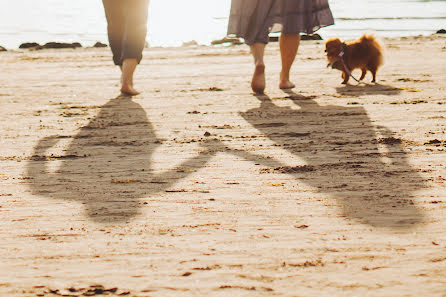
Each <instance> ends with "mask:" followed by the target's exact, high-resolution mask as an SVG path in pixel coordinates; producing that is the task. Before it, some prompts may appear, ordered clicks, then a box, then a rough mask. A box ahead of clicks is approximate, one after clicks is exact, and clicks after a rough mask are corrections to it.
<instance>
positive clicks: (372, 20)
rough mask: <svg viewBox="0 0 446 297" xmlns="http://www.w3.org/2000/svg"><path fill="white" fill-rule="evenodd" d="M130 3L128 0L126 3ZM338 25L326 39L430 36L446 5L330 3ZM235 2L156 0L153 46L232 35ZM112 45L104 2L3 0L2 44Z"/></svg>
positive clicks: (373, 0)
mask: <svg viewBox="0 0 446 297" xmlns="http://www.w3.org/2000/svg"><path fill="white" fill-rule="evenodd" d="M122 1H125V0H122ZM330 5H331V8H332V11H333V15H334V17H335V21H336V24H335V25H334V26H330V27H327V28H323V29H321V30H319V31H318V33H319V34H320V35H322V37H323V38H329V37H332V36H339V37H341V38H345V39H352V38H357V37H359V36H360V35H362V34H363V33H364V32H375V34H377V35H378V36H381V37H390V36H411V35H420V34H421V35H430V34H432V33H435V32H436V31H437V30H439V29H442V28H444V29H446V0H431V1H429V0H330ZM230 6H231V4H230V0H151V3H150V9H149V24H148V34H147V41H148V43H149V44H150V45H151V46H181V45H182V44H183V42H188V41H192V40H195V41H197V42H198V43H199V44H210V42H211V41H212V40H215V39H220V38H222V37H224V36H225V34H226V26H227V22H228V14H229V10H230ZM49 41H59V42H80V43H82V44H83V45H84V46H91V45H93V44H94V43H95V42H96V41H101V42H107V34H106V21H105V16H104V11H103V7H102V1H101V0H75V1H72V0H39V1H37V0H16V1H11V0H0V45H1V46H4V47H6V48H10V49H12V48H17V47H18V46H19V45H20V44H21V43H23V42H38V43H41V44H42V43H46V42H49Z"/></svg>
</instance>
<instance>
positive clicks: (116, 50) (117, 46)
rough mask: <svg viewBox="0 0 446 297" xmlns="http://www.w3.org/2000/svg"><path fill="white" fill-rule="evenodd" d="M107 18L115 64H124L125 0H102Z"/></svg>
mask: <svg viewBox="0 0 446 297" xmlns="http://www.w3.org/2000/svg"><path fill="white" fill-rule="evenodd" d="M102 3H103V5H104V10H105V17H106V19H107V32H108V40H109V44H110V48H111V51H112V53H113V62H114V63H115V65H121V64H122V60H121V57H122V40H123V39H124V28H125V19H124V14H123V3H124V2H123V1H116V0H102Z"/></svg>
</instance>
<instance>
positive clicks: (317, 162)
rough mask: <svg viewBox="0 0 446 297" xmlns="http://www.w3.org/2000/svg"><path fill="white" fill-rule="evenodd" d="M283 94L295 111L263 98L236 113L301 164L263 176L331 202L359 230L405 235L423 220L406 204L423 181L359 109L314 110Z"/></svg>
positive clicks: (398, 147)
mask: <svg viewBox="0 0 446 297" xmlns="http://www.w3.org/2000/svg"><path fill="white" fill-rule="evenodd" d="M287 93H288V95H289V97H288V98H292V100H293V102H294V103H295V104H296V105H297V106H298V107H300V109H298V110H296V109H292V108H290V107H279V106H277V105H275V104H274V103H273V101H272V100H271V99H270V98H269V97H268V96H257V98H258V99H259V100H260V107H258V108H254V109H251V110H248V111H247V112H245V113H241V116H242V117H243V118H244V119H245V120H246V121H248V122H249V123H250V124H251V125H252V126H253V127H255V128H256V129H258V130H259V131H261V132H262V133H263V134H265V135H266V136H267V137H268V138H269V139H271V140H272V141H273V142H274V143H276V144H277V145H279V146H280V147H281V148H282V149H284V150H287V151H289V152H290V153H292V154H294V155H296V156H298V157H299V158H301V159H303V160H304V161H305V163H306V164H305V165H302V166H297V167H290V166H287V164H282V165H280V166H276V167H270V168H268V169H267V170H264V171H263V172H264V173H286V174H291V175H293V176H294V177H295V178H296V179H297V180H299V181H302V182H304V183H306V184H308V185H310V186H312V187H314V188H316V189H318V190H319V192H321V193H327V194H330V195H331V196H332V197H334V198H336V199H337V201H338V204H339V205H340V206H341V207H342V210H343V213H344V215H345V216H346V217H348V218H350V219H354V220H357V221H360V222H361V223H364V224H369V225H372V226H375V227H384V228H401V229H410V228H411V227H413V226H414V225H416V224H418V223H420V222H421V221H422V220H423V214H422V212H421V211H420V210H419V209H418V208H417V207H416V206H415V205H414V203H413V201H412V200H411V198H413V195H415V191H417V190H420V189H422V188H423V187H424V186H425V181H424V180H423V179H422V177H421V176H420V174H419V173H418V172H417V171H416V170H415V169H414V168H412V167H411V166H410V165H409V163H408V156H407V153H406V152H405V151H404V148H403V145H404V144H403V143H402V142H401V141H400V140H399V139H397V138H394V137H393V135H392V132H391V131H389V130H388V129H387V128H385V127H374V126H373V125H372V123H371V120H370V118H369V117H368V114H367V112H366V110H365V109H364V108H362V107H358V106H349V107H345V106H336V105H329V106H320V105H318V104H317V102H316V101H314V100H311V99H307V98H305V97H303V96H300V95H297V94H295V93H293V92H287ZM257 162H259V163H261V162H262V160H257ZM263 165H265V166H270V163H263Z"/></svg>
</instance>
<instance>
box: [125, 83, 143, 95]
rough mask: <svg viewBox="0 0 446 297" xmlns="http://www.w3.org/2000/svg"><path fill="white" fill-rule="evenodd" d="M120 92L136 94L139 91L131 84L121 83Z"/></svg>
mask: <svg viewBox="0 0 446 297" xmlns="http://www.w3.org/2000/svg"><path fill="white" fill-rule="evenodd" d="M121 93H122V94H123V95H126V96H136V95H138V94H140V92H138V91H137V90H135V89H134V88H133V86H132V85H128V84H124V85H122V87H121Z"/></svg>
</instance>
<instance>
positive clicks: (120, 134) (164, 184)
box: [27, 92, 425, 229]
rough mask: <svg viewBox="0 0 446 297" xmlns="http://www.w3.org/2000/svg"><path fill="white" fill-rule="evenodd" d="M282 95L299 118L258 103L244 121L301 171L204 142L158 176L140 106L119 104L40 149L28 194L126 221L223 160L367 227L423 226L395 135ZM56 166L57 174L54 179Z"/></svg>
mask: <svg viewBox="0 0 446 297" xmlns="http://www.w3.org/2000/svg"><path fill="white" fill-rule="evenodd" d="M288 95H289V96H288V97H287V98H291V100H292V101H293V102H294V103H295V104H296V105H297V106H298V107H299V108H300V109H298V110H296V109H292V108H290V107H280V106H277V105H275V104H274V103H273V101H272V100H271V99H270V98H269V97H268V96H258V97H257V98H258V99H259V100H260V106H259V107H258V108H254V109H251V110H248V111H247V112H244V113H241V116H242V117H243V118H244V119H245V120H246V121H247V122H249V123H250V124H251V125H252V126H253V127H255V128H256V129H258V130H259V131H260V132H261V133H263V134H264V135H266V137H268V138H269V139H271V140H272V141H273V142H274V143H276V145H278V146H280V147H281V148H282V149H284V150H287V151H289V152H290V153H292V154H294V155H296V156H297V157H299V158H301V159H302V160H304V161H305V165H302V166H288V165H289V164H283V163H281V162H280V161H278V160H274V159H269V158H265V157H261V156H258V155H255V154H253V153H251V152H248V151H243V150H232V149H230V148H228V147H227V146H225V145H224V143H222V142H220V141H218V140H217V139H210V140H209V141H205V142H202V143H201V146H202V151H201V153H200V154H199V155H197V156H196V157H194V158H191V159H189V160H186V161H184V162H183V163H182V164H180V165H179V166H178V167H176V168H173V169H170V170H168V171H165V172H163V173H159V174H155V173H154V172H153V170H152V169H151V164H150V161H151V158H152V154H153V152H154V150H155V149H156V148H157V147H158V146H160V145H161V144H162V142H161V141H160V140H159V139H158V138H157V137H156V135H155V132H154V129H153V127H152V125H151V123H150V121H149V119H148V118H147V114H146V112H145V111H144V109H143V108H142V107H141V106H140V105H139V104H137V103H135V102H133V101H132V100H131V99H129V98H116V99H112V100H110V101H109V102H108V103H107V104H105V105H104V106H102V107H101V110H100V112H99V114H98V115H97V117H95V118H94V119H92V120H91V121H90V123H89V124H88V125H87V126H85V127H83V128H81V129H80V131H79V133H78V134H77V135H75V136H74V137H72V136H64V135H58V136H53V137H47V138H44V139H42V140H40V141H39V142H38V144H37V145H36V146H35V148H34V156H33V158H32V160H31V161H29V162H28V165H27V170H28V176H29V177H31V178H32V179H31V182H32V183H31V190H32V192H33V194H35V195H39V196H44V197H49V198H57V199H63V200H74V201H79V202H81V203H82V204H84V206H85V210H86V215H87V217H89V218H90V219H91V220H93V221H96V222H105V223H119V222H126V221H128V220H129V219H130V218H132V217H134V216H136V215H137V214H138V212H139V209H140V201H139V200H140V198H141V197H147V196H150V195H153V194H156V193H159V192H162V191H165V190H166V189H168V188H169V187H171V186H172V185H173V184H174V183H175V182H177V181H178V180H180V179H182V178H184V177H186V176H187V175H188V174H189V173H188V172H192V171H190V170H177V168H194V169H198V168H201V167H203V166H205V164H206V163H207V162H208V161H209V160H210V159H211V158H212V157H213V156H215V155H216V154H217V153H219V152H225V153H230V154H233V155H236V156H238V157H240V158H244V159H246V160H250V161H253V162H256V163H259V164H261V165H263V166H265V167H266V168H265V169H263V170H262V171H261V172H260V174H262V173H263V174H268V173H284V174H290V175H292V176H294V178H295V179H296V180H299V181H301V182H304V183H306V184H308V185H310V186H312V187H314V188H315V189H318V191H319V192H321V193H326V194H329V195H330V196H332V197H334V198H335V199H336V200H337V202H338V204H339V205H340V207H342V210H343V213H344V215H345V216H346V217H347V218H349V219H353V220H357V221H359V222H361V223H363V224H368V225H371V226H375V227H382V228H398V229H410V228H411V227H413V226H414V225H416V224H418V223H420V222H422V220H423V213H422V212H421V211H420V210H419V209H418V208H417V207H416V206H415V205H414V203H413V202H412V200H411V198H413V196H414V195H415V192H416V191H417V190H420V189H422V188H423V187H424V186H425V182H424V180H423V179H422V178H421V176H420V175H419V173H417V171H416V170H415V169H414V168H412V167H411V166H410V165H409V163H408V159H407V158H408V156H407V154H406V152H405V150H404V147H403V145H404V144H403V143H402V142H401V141H400V140H399V139H396V138H394V137H393V135H392V132H391V131H389V130H388V129H387V128H384V127H374V126H373V125H372V123H371V120H370V118H369V117H368V114H367V112H366V110H365V109H364V108H362V107H360V106H349V107H345V106H336V105H329V106H320V105H318V104H317V102H316V101H314V100H311V99H308V98H306V97H302V96H300V95H297V94H295V93H292V92H288ZM68 137H69V138H72V141H71V144H70V146H69V147H68V149H66V150H65V151H64V153H63V155H61V156H57V155H54V154H50V151H51V148H53V147H55V146H56V145H57V144H58V142H59V141H60V140H61V139H62V138H68ZM70 140H71V139H70ZM56 161H58V162H56ZM55 163H57V165H58V166H57V169H56V170H52V169H51V168H53V167H55V166H54V165H53V164H55ZM296 215H298V214H296Z"/></svg>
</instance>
